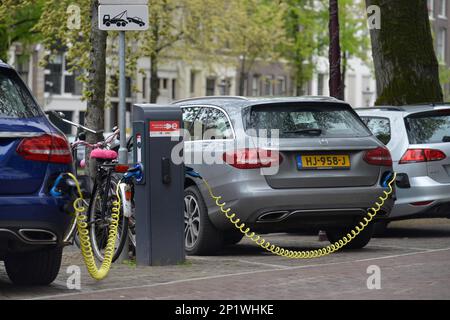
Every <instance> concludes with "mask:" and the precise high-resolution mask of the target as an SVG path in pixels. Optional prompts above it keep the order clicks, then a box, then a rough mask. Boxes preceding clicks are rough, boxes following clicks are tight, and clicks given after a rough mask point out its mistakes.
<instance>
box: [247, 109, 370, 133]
mask: <svg viewBox="0 0 450 320" xmlns="http://www.w3.org/2000/svg"><path fill="white" fill-rule="evenodd" d="M348 108H350V107H348ZM348 108H346V107H345V106H340V105H327V104H318V105H312V104H309V105H308V104H304V103H301V104H299V103H294V104H275V105H261V106H253V107H251V108H250V109H248V110H247V111H246V114H244V118H245V119H246V120H245V122H246V131H247V134H249V135H251V136H260V135H262V132H267V135H269V136H270V135H271V134H270V132H271V130H279V137H280V138H299V137H311V136H318V137H324V138H345V137H367V136H370V135H372V134H371V133H370V131H369V130H368V129H367V128H366V127H365V126H364V124H363V123H362V122H361V121H360V119H358V118H357V116H356V115H355V114H354V113H353V112H352V111H351V110H349V109H348ZM264 134H266V133H264Z"/></svg>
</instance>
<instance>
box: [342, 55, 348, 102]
mask: <svg viewBox="0 0 450 320" xmlns="http://www.w3.org/2000/svg"><path fill="white" fill-rule="evenodd" d="M347 67H348V52H346V51H344V52H343V54H342V73H341V77H342V78H341V85H342V94H341V98H342V100H345V88H346V85H345V82H346V81H347Z"/></svg>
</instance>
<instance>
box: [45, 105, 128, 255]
mask: <svg viewBox="0 0 450 320" xmlns="http://www.w3.org/2000/svg"><path fill="white" fill-rule="evenodd" d="M49 113H52V114H53V115H54V116H56V117H57V118H58V119H60V120H61V121H63V122H65V123H67V124H69V125H71V126H74V127H76V128H77V134H76V137H75V141H74V142H72V143H71V150H72V156H73V159H74V160H73V161H74V164H73V165H74V168H75V176H76V178H77V179H79V180H80V181H82V182H84V183H83V185H84V186H89V185H90V179H89V177H86V176H84V177H83V176H80V175H79V174H78V165H77V164H78V163H77V162H78V161H77V158H78V157H77V153H78V149H79V147H85V148H90V149H91V150H92V152H91V155H90V158H91V159H95V160H96V161H95V163H96V175H95V178H94V184H93V186H92V189H91V188H89V187H85V188H83V189H84V192H86V195H87V196H86V197H85V199H88V200H90V201H88V200H84V202H83V206H84V207H85V208H88V212H87V215H88V227H89V236H90V239H91V244H92V248H93V252H94V254H95V256H96V258H97V259H98V260H101V261H102V260H103V259H104V249H105V247H106V240H107V235H108V231H109V225H110V221H111V214H112V204H113V203H114V201H115V200H117V199H115V198H116V189H117V185H118V184H119V181H120V176H119V174H123V173H125V172H126V171H127V170H128V166H126V165H121V164H118V162H117V156H118V153H117V151H118V148H119V145H118V144H117V143H115V141H116V140H118V138H119V134H120V130H119V129H118V128H117V127H115V128H113V133H112V134H111V135H109V136H108V137H107V138H106V139H105V140H103V141H101V142H98V143H95V144H90V143H88V142H86V141H85V133H86V132H90V133H94V134H99V133H102V132H103V131H95V130H92V129H90V128H87V127H85V126H82V125H80V124H77V123H75V122H72V121H69V120H67V119H65V118H64V114H62V113H57V112H52V111H50V112H49ZM131 145H132V142H131V140H129V141H128V148H129V150H130V149H131ZM80 167H81V168H82V169H85V168H86V161H85V160H84V159H83V160H81V162H80ZM82 178H86V179H82ZM68 183H69V184H70V183H72V182H71V181H70V180H68ZM122 212H123V210H122ZM122 212H121V213H120V214H121V218H120V223H119V232H118V239H117V241H116V246H115V254H114V257H113V262H114V261H116V260H117V258H118V257H119V256H120V253H121V251H122V249H123V246H124V244H125V242H126V241H125V239H126V237H127V235H128V234H132V232H128V225H129V223H128V221H129V219H128V218H129V217H124V215H123V213H122ZM77 215H78V214H75V215H74V219H73V223H72V225H71V227H70V229H69V232H68V234H67V235H66V237H65V242H66V243H68V244H73V243H75V244H76V245H77V246H78V247H79V246H80V243H79V239H78V237H77V224H76V220H77ZM133 228H134V226H133ZM134 243H135V239H134Z"/></svg>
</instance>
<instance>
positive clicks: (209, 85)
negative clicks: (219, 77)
mask: <svg viewBox="0 0 450 320" xmlns="http://www.w3.org/2000/svg"><path fill="white" fill-rule="evenodd" d="M215 94H216V78H211V77H210V78H207V79H206V95H207V96H213V95H215Z"/></svg>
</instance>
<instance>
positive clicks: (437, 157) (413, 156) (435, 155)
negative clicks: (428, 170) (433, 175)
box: [399, 149, 447, 164]
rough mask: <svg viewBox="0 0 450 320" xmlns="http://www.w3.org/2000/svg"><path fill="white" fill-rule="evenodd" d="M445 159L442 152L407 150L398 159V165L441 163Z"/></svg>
mask: <svg viewBox="0 0 450 320" xmlns="http://www.w3.org/2000/svg"><path fill="white" fill-rule="evenodd" d="M445 158H447V156H446V155H445V153H444V152H442V151H441V150H434V149H408V150H407V151H406V152H405V154H404V155H403V157H402V158H401V159H400V162H399V163H400V164H407V163H419V162H430V161H441V160H444V159H445Z"/></svg>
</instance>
